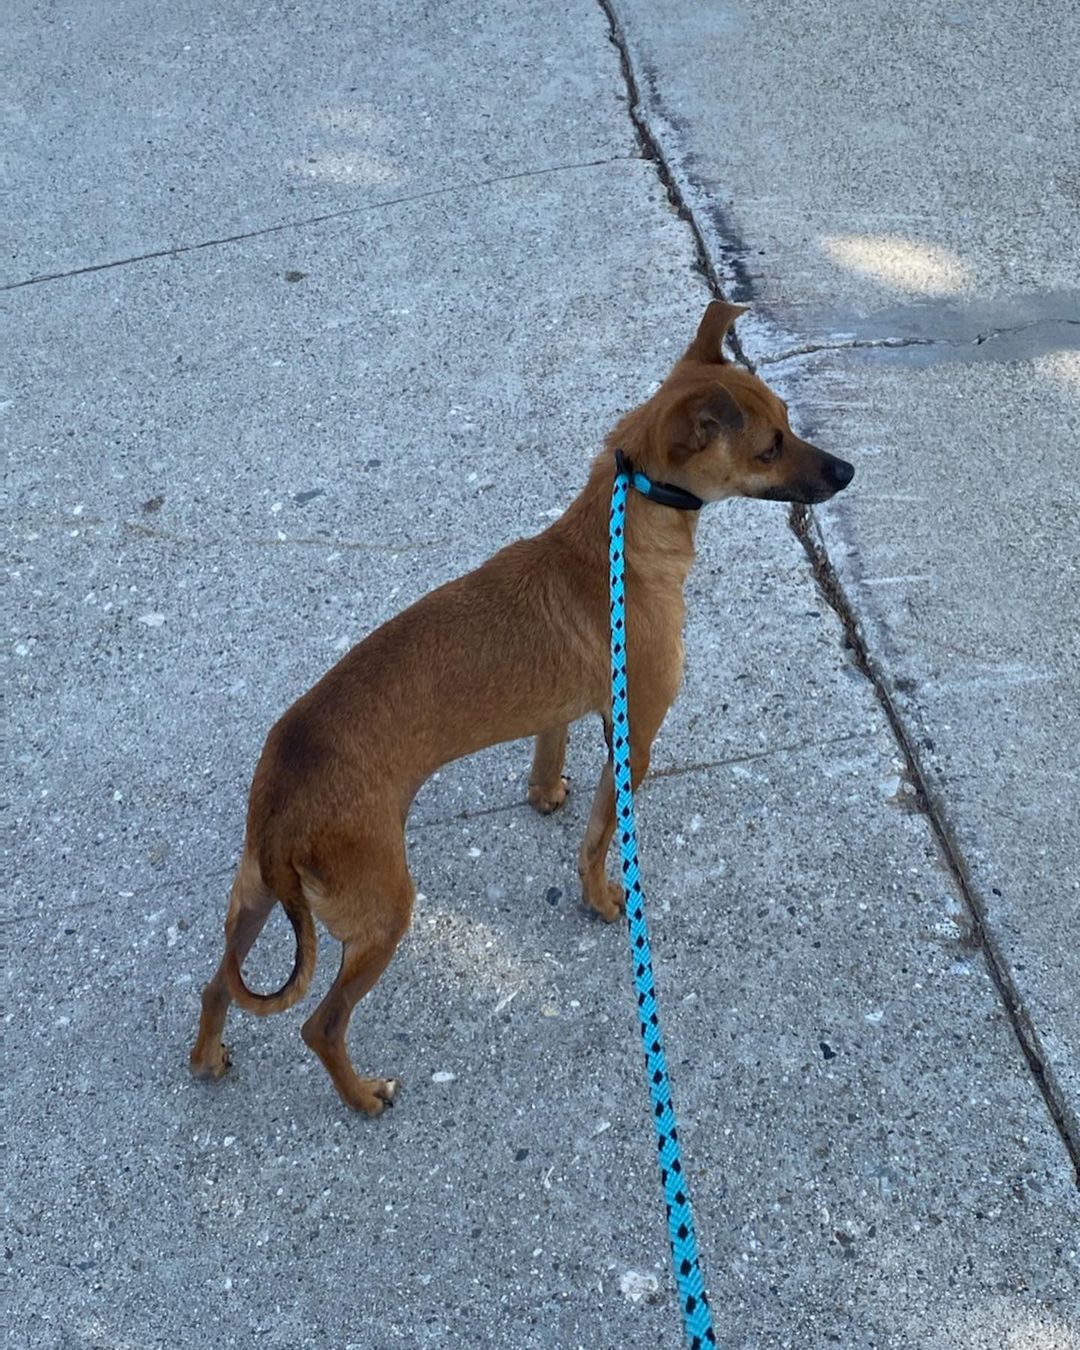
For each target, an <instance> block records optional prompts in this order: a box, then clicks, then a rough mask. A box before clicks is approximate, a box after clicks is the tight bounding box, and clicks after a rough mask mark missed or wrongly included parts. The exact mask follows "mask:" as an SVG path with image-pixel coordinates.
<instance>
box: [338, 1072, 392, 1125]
mask: <svg viewBox="0 0 1080 1350" xmlns="http://www.w3.org/2000/svg"><path fill="white" fill-rule="evenodd" d="M400 1091H401V1080H400V1079H399V1078H361V1079H360V1080H359V1084H358V1091H357V1092H356V1094H355V1096H354V1097H353V1098H352V1099H351V1100H350V1101H349V1105H350V1106H351V1107H352V1109H353V1110H354V1111H360V1112H362V1113H363V1114H364V1115H365V1116H371V1117H375V1116H381V1115H382V1113H383V1112H384V1111H385V1110H386V1109H387V1108H388V1107H392V1106H393V1105H394V1102H395V1100H396V1098H397V1095H398V1093H399V1092H400Z"/></svg>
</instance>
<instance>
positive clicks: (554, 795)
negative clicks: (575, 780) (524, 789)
mask: <svg viewBox="0 0 1080 1350" xmlns="http://www.w3.org/2000/svg"><path fill="white" fill-rule="evenodd" d="M569 795H570V779H569V778H567V776H566V775H565V774H563V776H562V777H561V778H560V779H559V782H558V786H556V787H548V786H541V785H540V784H539V783H530V784H529V805H530V806H531V807H532V809H533V810H534V811H539V812H540V814H541V815H542V816H550V815H551V813H552V811H557V810H558V809H559V807H560V806H562V804H563V802H565V801H566V799H567V797H569Z"/></svg>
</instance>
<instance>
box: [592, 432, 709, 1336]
mask: <svg viewBox="0 0 1080 1350" xmlns="http://www.w3.org/2000/svg"><path fill="white" fill-rule="evenodd" d="M615 462H616V469H615V483H614V486H613V488H612V492H611V523H610V535H609V541H610V553H609V556H610V561H611V756H612V766H613V769H614V774H615V821H616V825H617V827H618V830H619V838H620V841H621V850H622V874H623V890H624V892H625V894H626V915H627V920H628V922H629V926H630V955H631V956H632V958H633V962H634V988H635V990H636V991H637V1001H638V1014H639V1016H640V1018H641V1042H642V1045H643V1046H644V1048H645V1064H646V1068H647V1072H648V1078H649V1092H650V1094H651V1096H652V1106H653V1124H654V1126H655V1128H656V1149H657V1153H658V1155H659V1162H660V1181H661V1185H662V1186H663V1188H664V1200H665V1202H666V1204H667V1220H668V1237H669V1239H670V1241H671V1261H672V1266H673V1268H674V1271H675V1280H676V1283H677V1284H678V1287H679V1304H680V1307H681V1308H682V1316H683V1327H684V1329H685V1331H686V1337H687V1340H688V1341H689V1343H690V1346H691V1350H702V1347H704V1346H706V1345H715V1344H716V1335H715V1333H714V1331H713V1326H712V1313H711V1311H710V1309H709V1300H708V1298H707V1297H706V1294H705V1285H704V1281H703V1280H702V1276H701V1263H700V1261H699V1259H698V1250H697V1239H696V1238H695V1236H694V1215H693V1212H692V1210H691V1207H690V1188H689V1185H688V1183H687V1181H686V1179H685V1177H684V1175H683V1165H682V1158H681V1156H680V1154H679V1131H678V1127H677V1125H676V1121H675V1108H674V1106H673V1105H672V1101H671V1085H670V1083H669V1082H668V1071H667V1061H666V1059H665V1057H664V1040H663V1035H662V1034H661V1030H660V1009H659V1007H658V1006H657V1002H656V990H655V987H654V984H653V972H652V952H651V950H650V948H649V929H648V925H647V923H646V921H645V897H644V895H643V894H642V890H641V880H640V875H639V869H638V846H637V827H636V825H635V823H634V792H633V787H632V786H631V780H630V713H629V710H628V707H627V697H626V586H625V580H624V575H625V548H624V545H625V534H626V499H627V496H628V494H629V491H630V486H631V483H632V484H633V486H634V487H635V488H636V490H637V491H638V492H641V493H642V494H643V495H645V496H648V497H651V498H652V500H654V501H663V502H664V503H665V504H666V505H669V506H675V507H677V508H680V509H684V510H696V509H697V508H698V507H700V506H701V504H702V503H701V501H700V500H699V499H698V498H696V497H692V496H691V495H690V494H689V493H685V492H682V491H681V489H678V488H670V487H668V485H666V484H663V483H656V484H654V483H652V482H651V481H650V480H649V479H648V478H646V476H645V475H644V474H642V473H638V472H636V471H635V470H634V468H633V467H632V466H631V465H630V464H629V463H628V462H627V461H626V459H625V458H624V457H623V455H622V453H621V452H617V453H616V461H615ZM664 493H666V494H668V495H667V496H666V497H665V496H663V495H661V494H664ZM679 498H681V500H680V499H679Z"/></svg>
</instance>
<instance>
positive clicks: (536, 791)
mask: <svg viewBox="0 0 1080 1350" xmlns="http://www.w3.org/2000/svg"><path fill="white" fill-rule="evenodd" d="M569 732H570V728H569V727H567V726H561V727H553V728H552V729H551V730H550V731H542V732H541V733H540V735H539V736H537V738H536V749H535V751H534V752H533V762H532V768H531V769H530V771H529V805H530V806H531V807H532V808H533V809H534V810H535V811H539V812H540V814H541V815H542V816H549V815H550V814H551V813H552V811H557V810H558V809H559V807H560V806H562V804H563V802H564V801H566V798H567V795H568V794H569V792H570V780H569V778H567V777H566V775H565V774H564V773H563V761H564V760H565V759H566V741H567V737H568V735H569Z"/></svg>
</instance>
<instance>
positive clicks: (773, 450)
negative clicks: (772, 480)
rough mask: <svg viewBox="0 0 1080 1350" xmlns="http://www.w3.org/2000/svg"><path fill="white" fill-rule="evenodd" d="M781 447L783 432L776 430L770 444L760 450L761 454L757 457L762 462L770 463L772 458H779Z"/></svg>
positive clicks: (782, 445)
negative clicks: (766, 448)
mask: <svg viewBox="0 0 1080 1350" xmlns="http://www.w3.org/2000/svg"><path fill="white" fill-rule="evenodd" d="M783 449H784V435H783V432H780V431H778V432H777V433H776V435H775V436H774V437H773V438H772V444H771V445H770V446H769V448H768V450H762V452H761V454H760V455H758V459H760V460H761V462H762V463H763V464H771V463H772V462H773V460H774V459H779V458H780V455H781V453H782V452H783Z"/></svg>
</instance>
